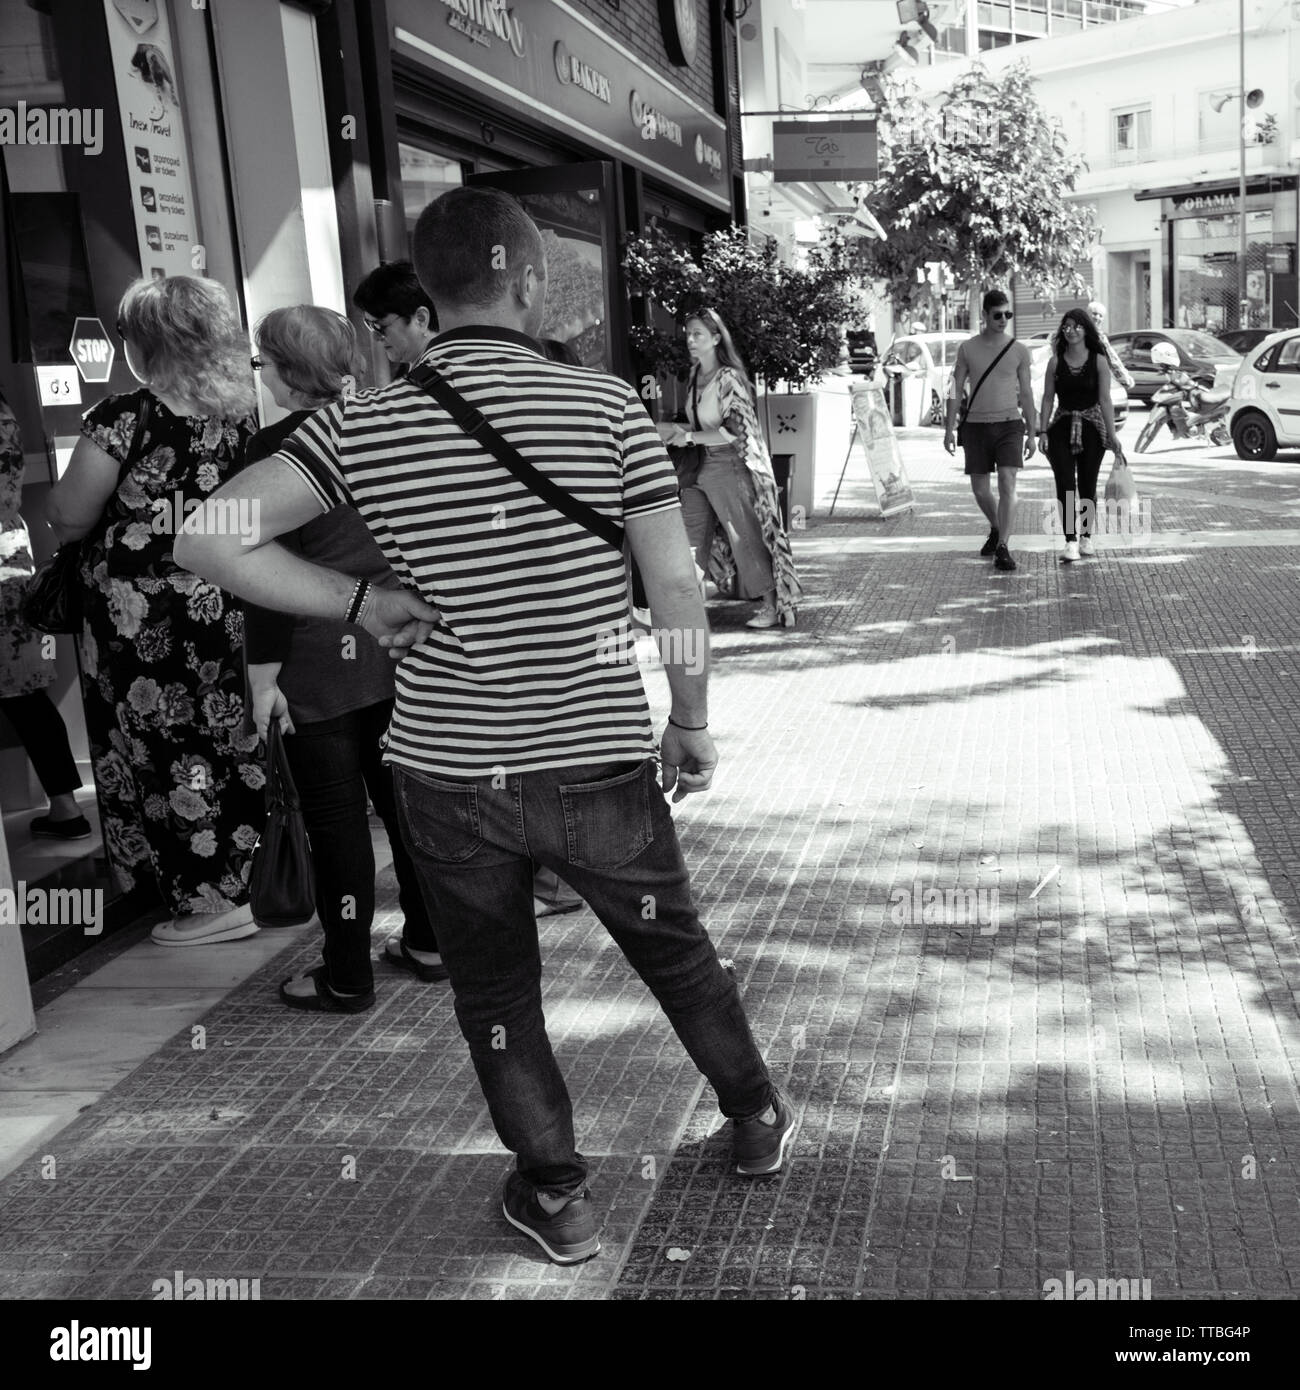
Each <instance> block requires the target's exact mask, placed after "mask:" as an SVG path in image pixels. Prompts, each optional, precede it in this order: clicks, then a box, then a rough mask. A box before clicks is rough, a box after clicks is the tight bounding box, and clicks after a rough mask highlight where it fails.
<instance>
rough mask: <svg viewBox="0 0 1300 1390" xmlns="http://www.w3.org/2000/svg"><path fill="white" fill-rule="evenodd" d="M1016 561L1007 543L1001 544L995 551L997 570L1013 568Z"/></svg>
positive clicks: (994, 565)
mask: <svg viewBox="0 0 1300 1390" xmlns="http://www.w3.org/2000/svg"><path fill="white" fill-rule="evenodd" d="M1015 567H1016V562H1015V561H1014V560H1013V559H1012V558H1011V552H1010V551H1009V550H1008V549H1007V548H1006V546H1005V545H999V546H998V548H997V549H996V550H995V551H994V552H993V568H994V569H997V570H1013V569H1015Z"/></svg>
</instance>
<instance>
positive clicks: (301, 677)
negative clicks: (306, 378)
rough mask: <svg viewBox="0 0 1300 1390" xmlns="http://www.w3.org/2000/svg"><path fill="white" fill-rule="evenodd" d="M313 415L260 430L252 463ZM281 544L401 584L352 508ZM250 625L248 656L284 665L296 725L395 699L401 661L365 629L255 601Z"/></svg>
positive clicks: (329, 564) (320, 561)
mask: <svg viewBox="0 0 1300 1390" xmlns="http://www.w3.org/2000/svg"><path fill="white" fill-rule="evenodd" d="M310 414H311V411H309V410H300V411H296V412H295V413H294V414H292V415H288V416H286V417H285V418H284V419H283V420H277V421H276V423H275V424H273V425H268V426H267V427H266V428H265V429H264V430H259V431H258V433H257V434H255V435H254V436H253V438H252V439H251V440H250V441H249V444H248V454H247V462H248V463H256V462H258V460H260V459H264V458H270V457H271V455H272V454H274V453H275V452H276V451H277V450H278V449H279V447H280V445H281V444H283V443H284V441H285V440H286V439H288V437H289V436H290V435H291V434H292V433H293V432H294V431H295V430H296V429H297V428H298V426H299V425H301V424H302V422H303V421H304V420H306V419H307V418H308V416H310ZM277 541H278V543H279V544H280V545H282V546H284V548H285V549H286V550H289V551H292V552H293V553H294V554H295V555H301V556H302V557H303V559H305V560H310V561H311V562H312V563H313V564H316V565H321V566H323V567H324V568H325V569H332V570H339V571H340V572H342V573H343V574H350V575H352V576H353V577H354V578H356V579H368V580H370V582H371V583H372V584H379V585H381V586H382V587H384V588H396V587H397V586H398V581H397V576H396V575H395V574H394V573H393V571H392V569H391V567H390V566H389V564H388V561H387V560H385V559H384V556H383V552H382V551H381V550H380V549H379V547H378V546H377V545H376V544H375V541H374V538H373V537H372V536H371V534H370V531H369V529H368V528H367V526H366V523H365V522H364V521H362V520H361V518H360V517H359V516H358V515H357V513H356V512H355V511H354V510H353V509H352V508H351V507H336V508H335V509H334V510H333V511H330V512H326V513H325V514H324V515H323V516H320V517H317V518H316V519H315V520H313V521H309V522H308V523H307V524H306V525H305V526H300V527H299V528H298V530H296V531H288V532H286V533H285V534H284V535H283V536H279V537H277ZM244 623H245V638H244V640H245V643H246V646H247V651H248V660H249V661H250V662H254V663H258V662H268V661H279V662H282V663H283V665H282V667H281V670H280V675H279V679H278V684H279V686H280V689H281V690H282V691H283V692H284V697H285V699H286V700H288V702H289V713H290V714H291V715H292V716H293V721H294V723H295V724H296V725H297V724H319V723H320V722H321V721H322V720H326V719H336V718H338V717H339V715H342V714H348V713H349V712H350V711H352V710H357V709H365V708H366V707H367V706H368V705H374V704H378V703H379V702H380V701H381V700H391V699H392V698H393V690H394V687H393V667H394V665H395V663H394V661H393V659H392V657H390V656H389V655H388V653H387V652H386V651H384V649H383V648H382V647H381V646H380V645H379V643H378V642H376V641H375V639H374V638H373V637H371V635H370V634H369V633H368V632H366V631H365V630H364V629H363V628H360V627H357V626H355V625H354V624H351V623H345V622H342V621H339V622H334V621H332V620H331V619H328V618H301V617H296V616H294V615H293V614H289V613H275V612H272V611H271V610H269V609H266V608H258V607H256V606H255V605H253V604H245V605H244Z"/></svg>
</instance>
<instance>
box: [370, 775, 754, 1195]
mask: <svg viewBox="0 0 1300 1390" xmlns="http://www.w3.org/2000/svg"><path fill="white" fill-rule="evenodd" d="M393 779H394V784H395V786H396V790H397V807H398V816H399V819H400V821H401V825H402V833H403V835H405V837H406V843H407V848H408V849H409V850H410V852H411V858H412V859H413V860H414V862H415V869H416V873H417V874H418V876H419V879H420V883H421V884H422V885H423V887H424V891H425V893H426V895H427V896H428V899H429V902H430V905H431V906H432V908H433V910H434V912H435V913H436V915H437V919H438V940H439V942H440V943H441V950H442V959H443V962H444V964H445V965H446V966H447V969H448V970H449V971H450V972H451V985H452V989H453V991H454V992H455V996H456V1017H457V1019H458V1021H459V1022H460V1028H461V1032H462V1033H463V1034H464V1035H465V1041H466V1042H467V1043H468V1044H469V1050H470V1056H471V1057H472V1059H473V1061H474V1068H475V1070H476V1071H477V1072H478V1078H479V1084H480V1085H481V1086H482V1088H483V1095H484V1097H485V1098H486V1100H487V1103H488V1109H489V1110H490V1111H491V1114H492V1122H493V1124H494V1125H495V1126H496V1131H497V1135H498V1136H499V1137H500V1139H501V1142H502V1143H503V1144H504V1145H505V1146H506V1148H507V1149H509V1150H511V1152H513V1153H514V1154H515V1155H516V1165H517V1167H518V1169H519V1172H520V1173H521V1174H522V1175H523V1177H524V1178H525V1179H527V1180H528V1181H529V1182H531V1183H532V1184H533V1185H534V1186H535V1187H537V1188H538V1189H539V1190H541V1191H543V1192H546V1193H548V1194H550V1195H553V1196H566V1195H568V1194H570V1193H572V1192H576V1191H580V1190H581V1189H582V1187H583V1185H584V1183H585V1181H586V1177H587V1163H586V1160H585V1159H584V1158H583V1157H582V1155H581V1154H580V1153H579V1152H578V1151H577V1148H576V1147H575V1141H574V1134H573V1106H572V1103H571V1101H570V1099H569V1093H568V1090H567V1089H566V1087H565V1084H564V1078H563V1077H562V1076H561V1075H560V1069H559V1067H558V1066H557V1065H556V1061H555V1055H554V1053H553V1052H552V1051H551V1042H550V1039H549V1038H548V1037H547V1035H546V1022H545V1020H544V1018H543V1017H542V988H541V980H542V962H541V952H540V950H539V947H538V941H537V922H536V919H535V918H534V916H533V860H536V861H537V862H538V863H540V864H543V865H545V866H546V867H548V868H551V869H554V870H555V871H556V872H557V873H559V875H560V876H561V877H562V878H563V879H564V880H565V881H566V882H568V883H570V884H572V885H573V887H574V888H575V889H576V890H577V891H578V892H579V893H581V894H582V896H583V897H584V898H585V899H586V900H587V902H588V903H589V904H590V906H591V908H592V909H593V911H594V912H595V913H596V915H597V917H599V918H600V920H601V922H603V923H604V925H605V928H606V930H607V931H608V932H609V934H610V935H611V936H612V937H613V938H614V940H615V941H616V942H617V944H618V946H619V949H620V950H621V951H622V952H623V954H624V955H625V956H626V957H627V959H628V960H629V962H630V963H631V964H632V966H633V968H634V969H635V970H636V972H637V974H638V975H640V976H641V978H642V980H644V981H645V983H646V984H647V985H648V986H649V987H650V990H651V992H652V993H653V994H654V996H655V998H656V999H657V1000H658V1001H659V1003H660V1005H661V1006H662V1008H663V1010H664V1013H665V1014H667V1016H668V1020H669V1022H670V1023H671V1024H672V1026H673V1029H674V1030H675V1031H676V1033H677V1036H678V1037H679V1038H680V1039H681V1042H682V1045H683V1046H684V1047H685V1048H686V1051H687V1052H688V1053H689V1055H690V1057H691V1060H692V1061H693V1062H694V1063H695V1065H696V1066H697V1067H699V1069H700V1071H701V1072H703V1074H704V1075H705V1077H707V1078H708V1080H709V1082H710V1083H711V1084H712V1086H713V1089H714V1091H715V1092H716V1093H717V1097H718V1104H719V1107H720V1108H721V1110H722V1113H723V1114H724V1115H727V1116H729V1117H731V1118H733V1119H749V1118H751V1117H752V1116H754V1115H758V1114H760V1113H761V1112H762V1111H764V1110H765V1109H766V1108H767V1107H768V1105H770V1104H771V1103H772V1099H773V1091H772V1083H771V1079H770V1078H769V1076H768V1073H767V1068H766V1067H765V1066H764V1065H763V1059H762V1057H761V1056H760V1055H759V1052H758V1048H757V1047H756V1046H755V1044H754V1038H753V1035H752V1034H751V1032H750V1030H749V1022H748V1020H747V1019H746V1017H745V1010H744V1007H743V1005H742V1004H741V1002H740V993H739V991H738V990H737V988H736V982H735V981H734V980H733V979H732V977H731V975H730V974H728V972H727V971H726V970H724V969H723V968H722V966H721V964H720V963H719V961H718V955H717V952H716V951H715V950H714V948H713V943H712V942H711V941H710V940H709V937H708V933H707V932H706V931H705V930H704V927H703V926H702V925H701V923H700V918H699V914H698V912H696V910H695V905H694V903H693V902H692V901H691V891H690V878H689V875H688V874H687V870H686V863H685V861H684V860H683V858H682V852H681V848H680V846H679V845H678V843H677V832H676V829H675V828H674V826H673V821H672V816H671V815H669V813H668V807H667V806H666V805H665V803H664V797H663V793H662V792H661V791H660V789H659V787H658V784H657V783H656V781H655V765H654V763H653V762H645V763H635V762H634V763H620V764H616V765H613V766H611V765H608V764H598V763H597V764H588V765H584V766H581V767H567V768H561V769H557V770H552V771H547V772H525V773H515V774H509V775H504V774H503V775H502V776H500V777H497V778H490V777H483V778H478V779H475V780H472V781H460V780H455V781H453V780H444V779H442V778H434V777H430V776H426V775H424V774H422V773H416V772H410V771H408V770H406V769H405V768H400V767H395V768H394V769H393ZM494 781H496V782H500V783H504V785H501V786H495V787H494V786H493V782H494Z"/></svg>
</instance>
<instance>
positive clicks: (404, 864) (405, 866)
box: [245, 304, 447, 1013]
mask: <svg viewBox="0 0 1300 1390" xmlns="http://www.w3.org/2000/svg"><path fill="white" fill-rule="evenodd" d="M255 338H256V342H257V349H258V353H259V354H260V355H259V356H258V357H257V358H255V359H254V365H255V366H256V367H258V368H259V369H260V370H261V372H262V380H263V382H265V384H266V386H267V389H268V390H269V391H270V392H271V395H272V396H273V397H274V398H275V403H276V404H277V405H278V406H280V407H281V408H282V409H287V410H290V411H292V414H290V415H288V416H287V417H286V418H285V419H283V420H279V421H277V422H276V423H275V424H273V425H268V426H267V428H266V429H264V430H261V431H260V432H259V433H258V434H257V435H255V436H254V438H253V440H252V441H251V443H250V444H249V447H248V462H249V463H250V464H251V463H254V462H256V461H257V460H258V459H264V458H269V457H270V456H271V455H272V454H274V453H275V452H276V451H277V450H278V449H279V448H280V447H281V446H282V445H283V444H284V442H285V440H287V439H288V438H289V436H290V435H291V434H292V433H293V432H294V431H295V430H296V429H297V428H298V426H299V425H301V424H302V423H303V421H304V420H306V419H307V418H308V416H309V415H310V414H311V412H312V410H313V409H316V408H319V407H321V406H325V405H329V404H331V403H332V402H333V401H335V400H337V399H339V398H340V397H343V396H347V395H349V394H351V391H352V389H353V385H354V378H353V376H352V368H353V363H354V360H355V354H356V334H355V332H354V330H353V328H352V325H351V324H350V323H349V322H348V320H347V319H345V318H343V317H342V315H340V314H336V313H334V312H333V311H332V310H329V309H318V308H316V307H314V306H313V305H307V304H303V305H298V306H296V307H294V308H292V309H276V310H274V311H272V312H271V313H269V314H268V315H267V316H266V317H265V318H264V319H263V320H262V321H261V323H259V324H258V326H257V329H256V333H255ZM279 544H281V545H283V546H284V547H285V548H286V549H288V550H292V551H294V552H295V553H296V554H298V555H302V556H304V557H305V558H307V559H309V560H313V561H315V563H317V564H319V565H323V566H324V567H325V568H327V569H341V570H344V571H345V572H347V573H348V574H352V575H355V576H356V577H357V578H358V579H368V580H370V581H371V583H374V584H380V585H384V586H387V587H394V588H395V587H397V583H398V581H397V577H396V576H395V575H394V574H393V572H392V570H391V568H390V567H389V564H388V561H387V560H386V559H385V558H384V556H383V553H382V552H381V551H380V549H379V547H378V546H377V545H376V544H375V542H374V539H373V538H372V537H371V535H370V532H369V530H368V529H367V528H366V524H365V522H364V521H362V520H361V518H360V516H358V515H357V513H356V512H355V511H354V510H353V509H352V508H351V507H336V508H334V509H333V510H332V511H329V512H326V513H325V514H324V515H323V516H321V517H319V518H317V519H316V520H315V521H310V522H308V523H307V525H306V526H302V527H300V528H299V529H298V530H296V531H293V532H290V533H288V534H287V535H283V536H280V537H279ZM245 621H246V624H247V646H248V678H249V685H250V687H251V690H252V699H253V719H254V722H255V723H256V725H257V730H258V733H259V734H261V735H262V736H263V737H265V736H266V732H267V729H268V727H269V724H270V721H271V720H272V719H278V720H279V721H280V729H281V731H282V732H284V733H286V734H289V735H291V737H288V738H286V739H285V741H284V746H285V752H286V753H287V755H288V758H289V764H290V767H291V769H292V771H293V777H294V781H295V782H296V784H297V787H298V794H299V797H300V799H301V801H302V810H303V819H304V820H305V821H306V824H307V835H308V838H309V839H310V841H311V850H312V869H313V873H314V875H315V882H316V911H317V914H318V915H319V917H320V920H321V925H322V927H323V928H324V931H325V946H324V951H323V954H324V958H325V959H324V964H323V965H320V966H317V968H316V969H314V970H312V971H310V972H308V974H306V975H305V976H302V977H299V978H297V979H292V980H286V981H285V982H284V984H282V985H281V986H280V998H281V999H282V1000H283V1001H284V1003H286V1004H287V1005H289V1007H290V1008H295V1009H313V1010H317V1011H324V1012H330V1013H337V1012H346V1013H359V1012H360V1011H361V1010H363V1009H368V1008H369V1007H370V1006H371V1004H373V1003H374V1000H375V993H374V974H373V971H372V969H371V960H370V928H371V924H372V923H373V920H374V915H375V855H374V849H373V847H372V845H371V840H370V825H369V820H368V817H367V814H366V794H367V792H368V793H369V796H370V800H371V802H373V803H374V807H375V810H376V812H377V813H378V815H379V818H380V820H381V821H382V822H383V824H384V829H385V830H386V831H387V832H388V841H389V844H390V845H391V846H392V850H393V869H394V871H395V873H396V875H397V887H398V903H399V905H400V906H401V909H402V914H403V917H404V919H405V921H404V924H403V927H402V934H401V936H394V937H391V938H390V939H389V940H388V942H387V943H386V945H385V948H384V958H385V959H386V960H388V961H389V962H391V963H392V964H393V965H397V966H401V967H402V968H403V969H406V970H410V971H412V972H414V973H415V974H417V975H418V976H419V977H420V978H421V979H422V980H445V979H446V978H447V970H446V968H445V967H444V966H443V964H442V957H441V956H440V955H439V954H438V941H437V937H436V936H435V934H434V929H433V923H432V921H431V920H430V917H429V913H428V909H427V908H426V906H425V902H424V898H423V896H422V895H421V892H420V887H419V882H418V880H417V879H416V876H415V872H414V869H413V867H412V865H411V860H410V856H409V855H408V854H407V852H406V847H405V845H404V844H403V843H402V837H401V832H400V830H399V828H398V823H397V814H396V806H395V804H394V801H393V791H392V781H391V776H390V774H389V772H388V769H387V768H385V767H384V766H383V763H382V760H381V753H380V742H381V740H382V739H383V737H384V735H385V734H386V733H387V731H388V724H389V720H390V718H391V716H392V712H393V698H394V685H393V661H392V659H391V658H390V657H389V656H388V654H387V653H386V652H385V651H383V650H382V648H381V647H380V646H379V644H378V643H377V642H376V641H375V640H374V638H373V637H371V636H370V635H369V633H367V632H365V631H364V630H363V629H362V628H360V627H357V626H355V625H352V624H348V623H345V622H343V621H341V620H340V621H338V622H332V621H330V620H328V619H321V618H295V617H291V616H289V615H287V614H283V613H271V612H268V611H267V610H266V609H262V608H257V607H254V606H253V605H247V606H246V609H245Z"/></svg>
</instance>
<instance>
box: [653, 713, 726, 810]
mask: <svg viewBox="0 0 1300 1390" xmlns="http://www.w3.org/2000/svg"><path fill="white" fill-rule="evenodd" d="M659 756H660V758H661V760H662V762H663V767H664V775H663V789H664V791H665V792H670V791H672V790H673V788H674V787H676V789H677V790H676V792H675V794H674V796H673V805H674V806H675V805H676V804H677V803H678V802H679V801H681V800H682V799H683V798H684V797H687V796H689V795H690V794H691V793H692V792H706V791H708V789H709V787H710V785H711V784H712V782H713V769H714V768H715V767H717V765H718V750H717V749H716V748H715V747H714V745H713V739H712V738H711V737H710V736H709V731H708V730H707V729H700V730H692V729H679V728H678V727H677V725H676V724H669V725H668V726H667V727H666V728H665V729H664V734H663V738H662V739H660V741H659Z"/></svg>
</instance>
